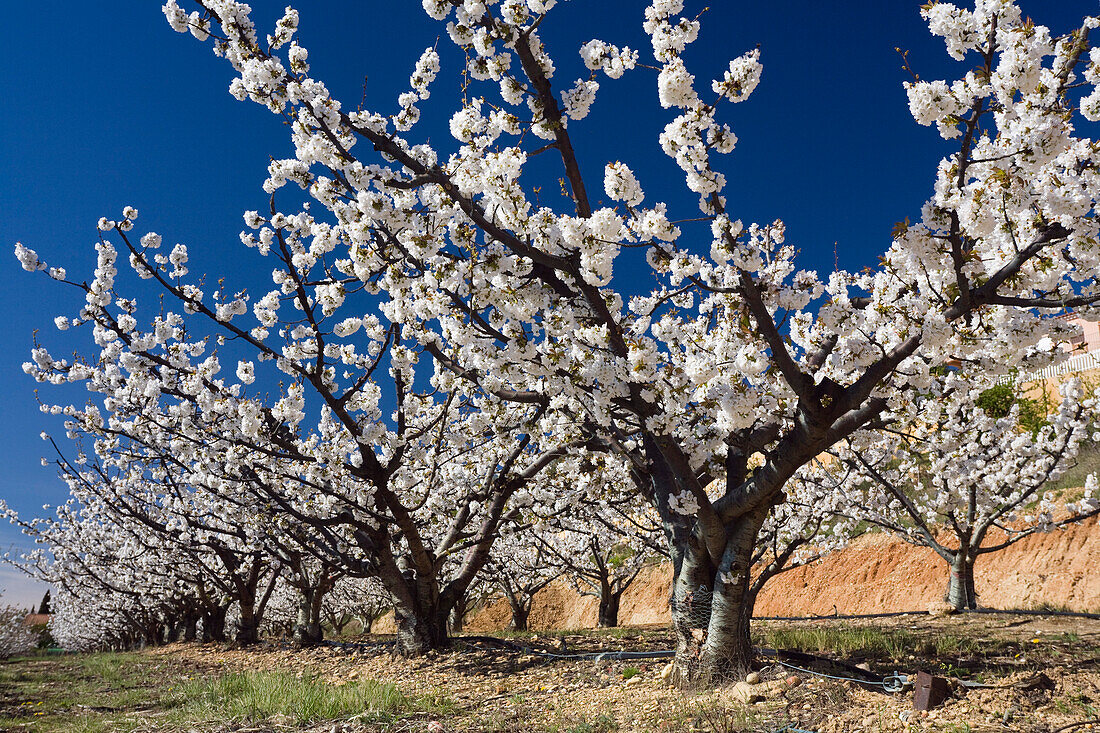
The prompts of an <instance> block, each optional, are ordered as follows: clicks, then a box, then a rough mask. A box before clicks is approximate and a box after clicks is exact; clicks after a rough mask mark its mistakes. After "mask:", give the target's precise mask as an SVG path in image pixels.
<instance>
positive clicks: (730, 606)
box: [671, 510, 767, 686]
mask: <svg viewBox="0 0 1100 733" xmlns="http://www.w3.org/2000/svg"><path fill="white" fill-rule="evenodd" d="M766 514H767V512H766V511H765V510H760V511H756V512H753V513H751V514H748V515H746V516H743V517H740V518H738V519H736V520H734V521H733V522H731V523H730V524H729V525H727V526H726V528H725V530H726V545H725V550H724V552H723V553H722V557H721V560H720V561H719V563H718V565H717V566H715V565H714V564H713V562H712V561H711V558H710V555H709V553H708V552H707V550H706V547H705V546H704V544H703V542H702V541H700V539H699V538H698V537H697V536H695V535H692V536H691V537H690V538H688V539H686V540H685V541H683V542H682V543H681V544H680V546H679V547H677V548H675V549H676V550H677V554H678V555H679V556H680V558H681V559H680V562H679V567H678V568H676V573H675V578H674V580H673V598H672V602H671V606H672V623H673V630H674V632H675V634H676V639H677V646H676V666H677V672H678V678H679V681H680V682H681V683H682V684H685V685H692V686H695V685H708V684H712V683H716V682H719V681H722V680H726V679H732V678H737V677H741V676H744V674H745V673H747V672H748V671H750V669H751V667H752V662H753V658H754V650H753V646H752V637H751V635H750V622H751V619H752V611H753V606H754V604H755V602H756V592H755V591H754V590H753V588H752V585H751V583H750V580H751V574H750V570H751V566H752V555H753V548H754V547H755V544H756V538H757V535H758V534H759V531H760V527H761V525H762V524H763V521H764V517H765V516H766ZM674 560H675V555H674ZM674 568H675V562H674Z"/></svg>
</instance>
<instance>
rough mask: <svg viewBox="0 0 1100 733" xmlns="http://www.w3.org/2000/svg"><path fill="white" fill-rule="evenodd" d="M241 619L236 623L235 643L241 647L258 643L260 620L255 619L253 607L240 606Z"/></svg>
mask: <svg viewBox="0 0 1100 733" xmlns="http://www.w3.org/2000/svg"><path fill="white" fill-rule="evenodd" d="M240 611H241V618H240V621H239V622H238V623H237V638H236V641H237V643H238V644H240V645H241V646H249V645H251V644H256V643H257V642H259V641H260V619H258V618H257V617H256V614H255V613H254V611H253V607H252V606H251V605H248V604H244V603H242V604H240Z"/></svg>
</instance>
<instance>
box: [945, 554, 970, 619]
mask: <svg viewBox="0 0 1100 733" xmlns="http://www.w3.org/2000/svg"><path fill="white" fill-rule="evenodd" d="M974 560H975V558H974V556H972V555H969V554H968V553H967V552H966V551H965V550H959V552H957V553H955V559H954V560H953V561H952V562H951V570H950V577H949V580H948V582H947V599H946V600H947V603H948V604H950V605H951V607H952V608H954V609H955V610H956V611H961V610H963V609H966V608H977V607H978V594H977V593H975V592H974Z"/></svg>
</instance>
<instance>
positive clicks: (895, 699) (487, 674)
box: [146, 614, 1100, 733]
mask: <svg viewBox="0 0 1100 733" xmlns="http://www.w3.org/2000/svg"><path fill="white" fill-rule="evenodd" d="M867 624H868V625H869V626H870V628H872V629H878V630H880V631H884V632H886V633H890V632H891V631H892V630H893V631H896V632H897V633H906V634H911V635H912V634H916V635H917V636H918V637H919V638H929V639H931V638H934V637H936V636H939V637H951V638H956V637H957V638H958V639H966V640H970V642H971V643H970V644H966V645H963V646H961V647H960V651H959V653H958V654H944V653H942V651H941V652H939V653H936V654H934V655H931V656H927V657H926V656H921V655H920V651H921V650H920V649H915V650H914V651H917V652H918V654H917V655H906V658H902V659H894V658H890V657H888V656H883V655H882V654H878V655H876V654H874V653H869V654H865V655H864V658H865V659H866V663H865V667H866V668H868V669H870V670H871V671H872V673H876V672H877V673H879V674H882V673H883V672H887V671H894V670H898V671H900V672H901V674H902V675H903V676H904V675H908V674H911V673H912V672H915V671H917V670H918V669H930V670H931V671H932V672H933V673H935V674H937V675H940V676H944V677H947V678H949V679H950V680H951V682H950V685H951V697H950V698H948V700H947V701H946V702H944V703H943V704H942V705H940V706H938V707H936V708H935V709H933V710H932V711H929V712H928V713H927V715H926V716H925V714H923V713H920V712H917V711H914V710H913V709H912V708H913V696H912V692H911V690H908V689H907V690H905V691H902V692H899V693H895V694H887V693H886V692H884V691H882V690H881V689H879V688H874V687H867V686H864V685H861V684H857V683H854V682H851V681H835V680H830V679H826V678H823V677H818V676H815V675H811V674H807V673H804V672H794V673H793V674H794V676H796V677H797V678H798V684H797V686H793V687H789V686H787V685H785V684H782V683H779V682H776V686H781V687H782V689H783V691H782V693H781V694H779V695H777V696H774V697H772V698H770V699H766V700H763V701H761V702H757V703H755V704H751V705H745V704H744V703H742V702H740V701H739V700H738V699H737V697H736V694H735V692H734V688H733V686H732V685H728V686H724V687H720V688H718V689H717V690H706V691H702V692H691V691H687V692H685V691H683V690H680V689H678V688H675V687H672V686H670V684H669V683H668V682H667V681H666V680H665V679H662V676H661V670H662V668H663V666H664V664H665V660H663V659H656V660H638V661H625V662H624V661H594V660H591V659H584V660H575V659H561V658H550V657H548V656H546V655H545V654H543V653H546V652H551V653H555V654H559V655H563V654H569V653H576V652H578V651H583V650H586V649H635V650H639V649H650V650H652V649H662V648H666V649H667V648H668V644H669V643H670V641H671V640H670V639H669V637H668V634H667V632H666V631H665V630H663V629H659V628H658V629H638V630H630V631H613V632H607V631H600V632H579V633H565V634H561V633H559V634H544V635H538V634H536V635H529V636H522V637H515V638H513V639H496V640H493V641H490V640H488V639H486V638H484V637H480V638H479V637H477V636H471V637H466V638H464V639H459V640H456V643H455V648H454V650H453V651H450V652H447V653H440V654H432V655H430V656H428V657H426V658H422V659H415V660H407V659H401V658H397V657H393V656H391V655H390V654H389V653H388V652H386V651H385V649H384V648H383V647H381V646H378V645H375V646H369V645H365V644H364V645H352V644H348V645H343V646H327V647H321V648H317V649H312V650H304V651H303V650H295V649H291V648H278V647H274V646H269V647H267V648H261V649H250V650H231V649H225V648H223V647H219V646H214V645H197V644H176V645H171V646H168V647H164V648H161V649H154V650H149V651H148V652H146V653H148V654H153V655H162V656H167V657H171V658H172V659H173V660H174V661H178V662H180V663H183V664H187V665H194V666H195V667H197V668H202V669H207V670H225V671H230V670H232V671H239V670H246V669H272V668H281V669H289V670H295V671H297V672H298V673H300V674H316V675H319V676H321V677H323V678H324V679H326V680H328V681H330V682H331V683H332V684H336V685H339V684H344V683H347V682H348V681H351V680H356V679H361V678H370V679H375V680H379V681H383V682H392V683H394V684H396V685H397V687H398V689H400V690H401V691H402V692H403V693H405V694H406V695H428V696H440V695H443V696H445V697H446V698H447V699H448V700H449V702H450V703H451V704H452V707H451V708H450V710H451V711H450V712H448V713H444V714H440V715H438V720H439V723H440V724H441V725H442V728H438V727H437V728H432V727H428V726H429V723H431V721H430V720H428V719H427V718H425V719H422V720H408V721H403V722H402V723H401V725H400V726H399V727H397V728H392V729H394V730H425V729H428V730H443V731H447V732H448V733H450V732H452V731H454V732H455V733H458V732H460V731H462V732H473V731H516V732H518V731H524V732H525V733H526V732H528V731H532V732H533V731H542V730H556V731H569V730H572V731H612V730H617V731H622V732H623V733H628V732H631V731H662V732H664V731H667V732H676V733H679V732H681V731H682V732H683V733H687V732H688V731H700V730H701V731H739V730H744V731H757V730H758V731H775V730H779V729H781V728H782V726H792V727H794V728H798V729H802V730H811V731H817V732H819V733H834V732H836V733H840V732H842V731H843V732H847V731H906V732H907V733H924V732H925V731H964V730H965V731H972V732H974V733H978V732H980V731H1028V732H1032V731H1036V732H1045V733H1053V732H1054V731H1056V730H1058V729H1060V728H1062V727H1063V726H1067V725H1072V724H1081V725H1080V726H1078V729H1080V730H1088V729H1089V727H1090V725H1092V724H1087V723H1086V721H1088V720H1090V719H1092V718H1096V717H1100V715H1098V714H1097V710H1098V709H1100V672H1098V663H1100V658H1098V657H1097V652H1098V650H1100V621H1093V620H1085V619H1076V618H1072V619H1071V618H1043V617H1035V616H1029V617H1020V618H1016V617H1012V618H1002V617H988V616H985V617H975V616H965V617H948V618H935V619H934V618H931V617H929V616H928V615H927V614H923V615H920V616H908V617H901V618H894V619H888V620H881V619H876V620H874V621H873V622H867ZM760 626H761V628H762V629H763V630H764V631H766V632H777V631H786V632H788V633H790V632H792V630H793V631H797V630H800V629H801V630H808V629H815V630H821V629H823V628H824V629H833V630H838V631H839V632H841V633H851V632H852V631H853V630H854V629H858V628H861V627H856V626H854V625H852V624H841V623H840V622H837V621H831V620H826V621H818V622H797V623H790V622H764V623H762V624H760ZM975 649H977V650H978V651H977V652H975V651H974V650H975ZM849 660H850V661H854V659H853V658H852V657H849ZM803 663H804V664H805V663H806V662H803ZM812 664H814V666H815V668H816V669H817V670H818V671H823V672H829V673H833V674H836V673H838V672H842V670H841V668H833V667H830V666H829V665H827V664H825V665H824V666H822V665H821V664H820V663H812ZM760 674H761V677H762V679H763V680H764V682H765V683H767V682H768V681H769V680H771V681H778V680H786V679H788V678H789V677H790V676H791V675H792V671H791V669H789V668H786V667H781V666H779V665H777V664H768V665H767V666H764V667H763V668H762V669H761V671H760ZM957 676H961V677H963V678H964V679H967V681H968V682H970V683H971V684H977V683H980V684H982V685H984V686H980V687H969V688H968V687H966V686H964V685H963V684H962V683H961V682H960V681H959V680H958V679H957V678H956V677H957ZM1095 725H1096V726H1097V728H1100V721H1097V722H1096V723H1095ZM331 726H332V724H329V726H328V727H322V728H318V729H317V730H318V731H321V730H323V731H326V732H327V731H331V730H338V731H341V732H342V733H359V732H361V731H363V732H365V731H368V730H375V728H371V727H368V726H366V725H360V724H356V722H355V721H354V719H353V720H351V721H345V722H342V723H339V724H338V725H337V727H336V728H332V727H331ZM788 730H789V729H788Z"/></svg>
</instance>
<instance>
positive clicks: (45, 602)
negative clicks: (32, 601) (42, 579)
mask: <svg viewBox="0 0 1100 733" xmlns="http://www.w3.org/2000/svg"><path fill="white" fill-rule="evenodd" d="M38 612H39V613H51V611H50V592H49V591H46V595H44V596H42V603H40V604H38Z"/></svg>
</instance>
